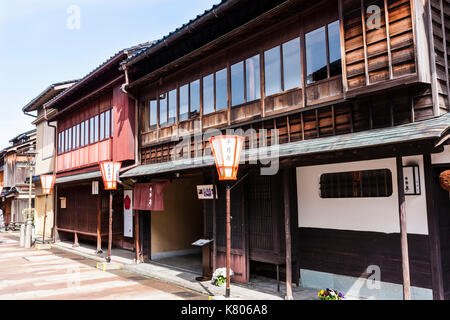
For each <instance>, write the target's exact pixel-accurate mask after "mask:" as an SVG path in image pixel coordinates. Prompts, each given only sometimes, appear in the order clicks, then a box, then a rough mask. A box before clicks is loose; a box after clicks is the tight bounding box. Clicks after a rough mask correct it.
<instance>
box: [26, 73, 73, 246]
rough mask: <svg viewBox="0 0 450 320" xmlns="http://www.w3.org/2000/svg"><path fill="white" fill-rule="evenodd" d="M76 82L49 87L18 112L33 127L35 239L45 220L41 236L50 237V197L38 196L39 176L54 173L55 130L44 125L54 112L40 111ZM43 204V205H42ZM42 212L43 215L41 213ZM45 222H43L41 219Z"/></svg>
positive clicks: (53, 124) (51, 214) (51, 202)
mask: <svg viewBox="0 0 450 320" xmlns="http://www.w3.org/2000/svg"><path fill="white" fill-rule="evenodd" d="M75 82H76V81H73V80H71V81H63V82H58V83H54V84H51V85H50V86H48V87H47V88H46V89H45V90H44V91H42V92H41V93H40V94H39V95H38V96H36V97H35V98H34V99H33V100H31V101H30V102H29V103H28V104H27V105H26V106H25V107H23V108H22V111H23V112H24V113H25V114H26V115H29V116H31V117H33V118H34V120H33V122H32V124H33V125H35V126H36V152H37V154H36V161H35V170H34V177H33V183H34V184H35V186H36V201H35V204H36V206H35V209H36V211H35V217H34V225H35V228H36V236H39V237H42V234H43V231H44V220H45V236H46V237H48V238H50V237H52V235H53V213H54V210H53V204H54V202H55V201H54V197H53V193H52V194H50V195H49V196H48V197H47V198H46V197H45V196H44V194H43V193H42V186H41V179H40V176H41V175H48V174H53V172H54V171H55V164H56V162H55V157H54V156H55V151H56V150H55V129H56V126H55V125H56V123H50V124H49V123H47V121H46V118H48V116H49V115H51V114H53V113H54V112H56V110H54V109H50V110H44V103H46V102H48V101H49V100H50V99H52V98H54V97H55V96H56V95H58V94H59V93H61V92H62V91H63V90H65V89H67V88H69V87H70V86H72V85H73V84H74V83H75ZM46 201H47V203H45V202H46ZM45 211H46V212H45ZM45 216H46V218H45V219H44V217H45Z"/></svg>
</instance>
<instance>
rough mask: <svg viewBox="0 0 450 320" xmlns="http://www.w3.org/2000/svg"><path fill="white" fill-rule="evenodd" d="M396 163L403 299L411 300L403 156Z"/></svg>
mask: <svg viewBox="0 0 450 320" xmlns="http://www.w3.org/2000/svg"><path fill="white" fill-rule="evenodd" d="M396 163H397V185H398V207H399V216H400V243H401V251H402V270H403V299H404V300H411V281H410V275H409V255H408V235H407V230H406V208H405V191H404V185H403V163H402V157H401V156H397V157H396Z"/></svg>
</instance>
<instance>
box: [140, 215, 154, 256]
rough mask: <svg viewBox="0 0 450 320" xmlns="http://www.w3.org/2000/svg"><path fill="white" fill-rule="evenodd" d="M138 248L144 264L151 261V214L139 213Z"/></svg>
mask: <svg viewBox="0 0 450 320" xmlns="http://www.w3.org/2000/svg"><path fill="white" fill-rule="evenodd" d="M138 214H139V246H140V252H141V253H142V259H143V260H144V262H146V261H150V260H151V251H152V250H151V212H150V211H139V213H138Z"/></svg>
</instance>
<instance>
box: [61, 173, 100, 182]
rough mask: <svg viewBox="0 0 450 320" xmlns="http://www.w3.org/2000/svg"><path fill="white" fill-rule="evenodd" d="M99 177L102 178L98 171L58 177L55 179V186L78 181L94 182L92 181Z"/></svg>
mask: <svg viewBox="0 0 450 320" xmlns="http://www.w3.org/2000/svg"><path fill="white" fill-rule="evenodd" d="M101 177H102V174H101V172H100V171H93V172H87V173H80V174H75V175H71V176H64V177H58V178H56V181H55V184H62V183H68V182H78V181H83V180H94V179H98V178H101Z"/></svg>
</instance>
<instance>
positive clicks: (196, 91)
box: [189, 80, 200, 117]
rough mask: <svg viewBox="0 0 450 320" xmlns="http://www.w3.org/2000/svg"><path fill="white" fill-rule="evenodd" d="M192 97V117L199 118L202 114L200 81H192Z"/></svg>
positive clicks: (190, 88) (190, 86) (190, 87)
mask: <svg viewBox="0 0 450 320" xmlns="http://www.w3.org/2000/svg"><path fill="white" fill-rule="evenodd" d="M189 90H190V96H191V101H190V103H191V114H190V116H191V117H195V116H198V115H199V114H200V80H195V81H192V82H191V83H190V84H189Z"/></svg>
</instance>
